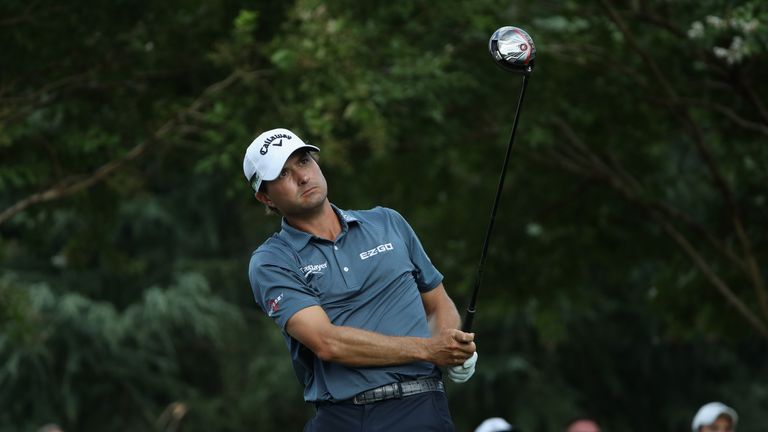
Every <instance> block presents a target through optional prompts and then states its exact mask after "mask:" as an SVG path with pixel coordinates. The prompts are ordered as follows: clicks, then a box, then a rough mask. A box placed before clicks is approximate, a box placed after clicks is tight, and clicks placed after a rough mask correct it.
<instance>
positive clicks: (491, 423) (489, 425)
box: [475, 417, 516, 432]
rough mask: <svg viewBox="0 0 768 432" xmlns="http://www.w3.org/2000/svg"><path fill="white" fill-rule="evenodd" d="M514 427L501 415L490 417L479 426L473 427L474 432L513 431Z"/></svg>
mask: <svg viewBox="0 0 768 432" xmlns="http://www.w3.org/2000/svg"><path fill="white" fill-rule="evenodd" d="M515 430H516V429H515V427H514V426H512V425H511V424H509V423H508V422H507V421H506V420H504V419H503V418H501V417H491V418H489V419H486V420H485V421H483V422H482V423H480V426H478V427H477V429H475V432H507V431H511V432H514V431H515Z"/></svg>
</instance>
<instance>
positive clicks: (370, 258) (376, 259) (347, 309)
mask: <svg viewBox="0 0 768 432" xmlns="http://www.w3.org/2000/svg"><path fill="white" fill-rule="evenodd" d="M312 151H314V152H317V151H319V149H318V148H317V147H315V146H310V145H307V144H305V143H304V142H303V141H302V140H301V139H300V138H299V137H298V136H296V134H294V133H293V132H291V131H289V130H287V129H273V130H270V131H267V132H264V133H262V134H261V135H259V136H258V137H257V138H256V139H255V140H254V141H253V142H252V143H251V145H250V146H249V147H248V149H247V150H246V153H245V158H244V161H243V170H244V173H245V177H246V178H247V179H248V182H249V183H250V184H251V187H252V188H253V190H254V191H255V194H256V199H257V200H259V201H260V202H261V203H263V204H265V205H266V206H267V207H268V208H270V209H271V210H273V211H275V212H277V213H279V214H281V215H282V216H283V220H282V229H281V231H280V232H279V233H277V234H275V235H273V236H272V237H271V238H269V239H268V240H267V241H265V242H264V243H263V244H262V245H261V246H260V247H259V248H258V249H257V250H256V251H255V252H254V253H253V255H252V256H251V262H250V265H249V269H248V275H249V279H250V282H251V288H252V289H253V293H254V297H255V299H256V302H257V303H258V305H259V306H260V307H261V309H262V310H263V311H264V312H265V313H266V314H267V315H268V316H270V317H271V318H272V319H273V320H274V321H275V322H276V323H277V324H278V325H279V326H280V327H281V329H282V331H283V335H284V337H285V341H286V344H287V345H288V349H289V351H290V354H291V360H292V362H293V367H294V370H295V372H296V375H297V377H298V378H299V381H300V382H301V383H302V384H303V385H304V399H305V400H306V401H307V402H311V403H314V404H315V407H316V410H317V411H316V415H315V417H314V418H312V419H311V420H310V421H309V422H308V423H307V425H306V426H305V428H304V430H305V431H334V432H339V431H352V430H354V431H367V430H397V431H450V430H453V423H452V420H451V417H450V413H449V411H448V405H447V399H446V396H445V393H444V388H443V382H442V381H441V375H442V374H441V371H440V369H439V368H440V367H446V368H447V370H448V375H449V377H450V378H451V379H453V380H454V381H456V382H464V381H466V380H468V379H469V378H470V377H471V376H472V374H473V373H474V371H475V362H476V360H477V354H476V352H475V344H474V342H473V340H474V334H473V333H464V332H462V331H460V330H457V328H458V327H459V324H460V319H459V314H458V312H457V311H456V307H455V306H454V304H453V302H452V301H451V299H450V298H449V297H448V295H447V293H446V291H445V288H444V287H443V284H442V278H443V277H442V275H441V274H440V273H439V272H438V271H437V269H436V268H435V267H434V266H433V265H432V263H431V262H430V260H429V258H428V257H427V254H426V253H425V252H424V249H423V248H422V246H421V243H420V242H419V240H418V238H417V237H416V235H415V233H414V232H413V230H412V229H411V227H410V226H409V225H408V223H407V222H406V221H405V220H404V219H403V218H402V216H400V215H399V214H398V213H397V212H395V211H394V210H390V209H386V208H381V207H377V208H374V209H372V210H367V211H344V210H340V209H338V208H337V207H336V206H334V205H332V204H331V203H330V201H329V200H328V186H327V184H326V181H325V177H324V176H323V173H322V171H321V170H320V167H319V165H318V164H317V161H316V160H315V158H314V157H313V155H312V154H311V153H310V152H312Z"/></svg>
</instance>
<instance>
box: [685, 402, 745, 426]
mask: <svg viewBox="0 0 768 432" xmlns="http://www.w3.org/2000/svg"><path fill="white" fill-rule="evenodd" d="M738 422H739V415H738V414H736V410H734V409H733V408H731V407H729V406H728V405H725V404H723V403H720V402H710V403H708V404H705V405H704V406H702V407H701V408H699V411H698V412H697V413H696V415H695V416H694V417H693V422H692V423H691V429H692V430H693V432H735V431H736V423H738Z"/></svg>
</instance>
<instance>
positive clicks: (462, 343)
mask: <svg viewBox="0 0 768 432" xmlns="http://www.w3.org/2000/svg"><path fill="white" fill-rule="evenodd" d="M474 339H475V334H474V333H464V332H463V331H461V330H457V329H450V328H444V329H442V330H440V332H439V333H438V334H436V335H434V336H432V337H431V338H430V339H429V346H428V351H429V354H428V356H427V358H428V359H429V361H430V362H432V363H434V364H436V365H438V366H440V367H446V366H461V365H462V364H464V362H465V361H467V359H469V358H470V357H472V354H473V353H474V352H475V343H474V342H473V340H474Z"/></svg>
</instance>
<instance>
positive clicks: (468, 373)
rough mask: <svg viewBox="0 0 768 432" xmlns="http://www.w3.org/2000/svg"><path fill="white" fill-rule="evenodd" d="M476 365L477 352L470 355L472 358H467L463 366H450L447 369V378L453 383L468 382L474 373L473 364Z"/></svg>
mask: <svg viewBox="0 0 768 432" xmlns="http://www.w3.org/2000/svg"><path fill="white" fill-rule="evenodd" d="M476 363H477V351H475V352H474V353H473V354H472V357H470V358H468V359H467V361H465V362H464V364H461V365H458V366H452V367H449V368H448V378H450V379H451V381H453V382H455V383H463V382H467V381H469V379H470V378H472V375H474V373H475V364H476Z"/></svg>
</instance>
